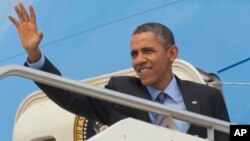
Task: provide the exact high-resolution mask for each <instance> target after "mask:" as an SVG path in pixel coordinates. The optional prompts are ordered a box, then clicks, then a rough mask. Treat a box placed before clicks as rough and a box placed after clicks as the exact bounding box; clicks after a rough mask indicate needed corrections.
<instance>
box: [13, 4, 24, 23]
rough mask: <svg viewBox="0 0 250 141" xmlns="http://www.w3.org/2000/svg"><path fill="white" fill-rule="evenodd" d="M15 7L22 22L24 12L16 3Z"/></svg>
mask: <svg viewBox="0 0 250 141" xmlns="http://www.w3.org/2000/svg"><path fill="white" fill-rule="evenodd" d="M14 8H15V11H16V13H17V16H18V18H19V20H20V22H21V23H22V22H23V20H24V19H23V14H22V12H21V10H20V9H19V7H18V5H15V6H14Z"/></svg>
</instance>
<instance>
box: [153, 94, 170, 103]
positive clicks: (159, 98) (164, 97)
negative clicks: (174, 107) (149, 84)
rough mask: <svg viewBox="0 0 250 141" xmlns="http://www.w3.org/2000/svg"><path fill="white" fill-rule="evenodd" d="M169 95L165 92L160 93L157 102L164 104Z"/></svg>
mask: <svg viewBox="0 0 250 141" xmlns="http://www.w3.org/2000/svg"><path fill="white" fill-rule="evenodd" d="M166 97H167V94H166V93H165V92H160V93H159V94H158V96H157V97H156V100H155V101H156V102H159V103H163V102H164V100H165V99H166Z"/></svg>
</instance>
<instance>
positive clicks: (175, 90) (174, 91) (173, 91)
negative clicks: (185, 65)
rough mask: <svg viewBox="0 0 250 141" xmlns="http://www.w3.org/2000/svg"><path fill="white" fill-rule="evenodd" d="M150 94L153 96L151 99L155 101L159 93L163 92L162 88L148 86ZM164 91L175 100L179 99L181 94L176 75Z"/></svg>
mask: <svg viewBox="0 0 250 141" xmlns="http://www.w3.org/2000/svg"><path fill="white" fill-rule="evenodd" d="M147 89H148V91H149V94H150V96H151V100H152V101H155V100H156V97H157V96H158V94H159V93H160V92H161V91H160V90H158V89H156V88H154V87H152V86H147ZM164 92H165V93H167V94H168V95H169V96H170V97H171V98H172V99H173V100H174V101H175V102H177V101H179V97H180V95H181V93H180V90H179V86H178V84H177V81H176V78H175V76H173V78H172V80H171V81H170V83H169V85H168V86H167V87H166V88H165V89H164Z"/></svg>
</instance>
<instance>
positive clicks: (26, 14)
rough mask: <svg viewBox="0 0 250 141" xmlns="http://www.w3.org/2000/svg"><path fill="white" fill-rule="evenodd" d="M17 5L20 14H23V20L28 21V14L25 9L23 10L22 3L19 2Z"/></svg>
mask: <svg viewBox="0 0 250 141" xmlns="http://www.w3.org/2000/svg"><path fill="white" fill-rule="evenodd" d="M18 5H19V7H20V9H21V12H22V15H23V20H24V21H29V15H28V13H27V11H26V10H25V8H24V5H23V3H19V4H18Z"/></svg>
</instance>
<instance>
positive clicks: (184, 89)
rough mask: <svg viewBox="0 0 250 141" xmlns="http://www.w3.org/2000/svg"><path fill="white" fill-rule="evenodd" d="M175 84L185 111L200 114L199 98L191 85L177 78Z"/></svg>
mask: <svg viewBox="0 0 250 141" xmlns="http://www.w3.org/2000/svg"><path fill="white" fill-rule="evenodd" d="M177 82H178V84H179V86H180V90H181V93H182V96H183V100H184V102H185V105H186V108H187V111H191V112H194V113H200V106H201V105H200V100H199V96H198V94H197V93H196V90H195V88H194V87H193V86H192V85H191V83H189V82H187V81H183V80H181V79H179V78H178V77H177Z"/></svg>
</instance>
